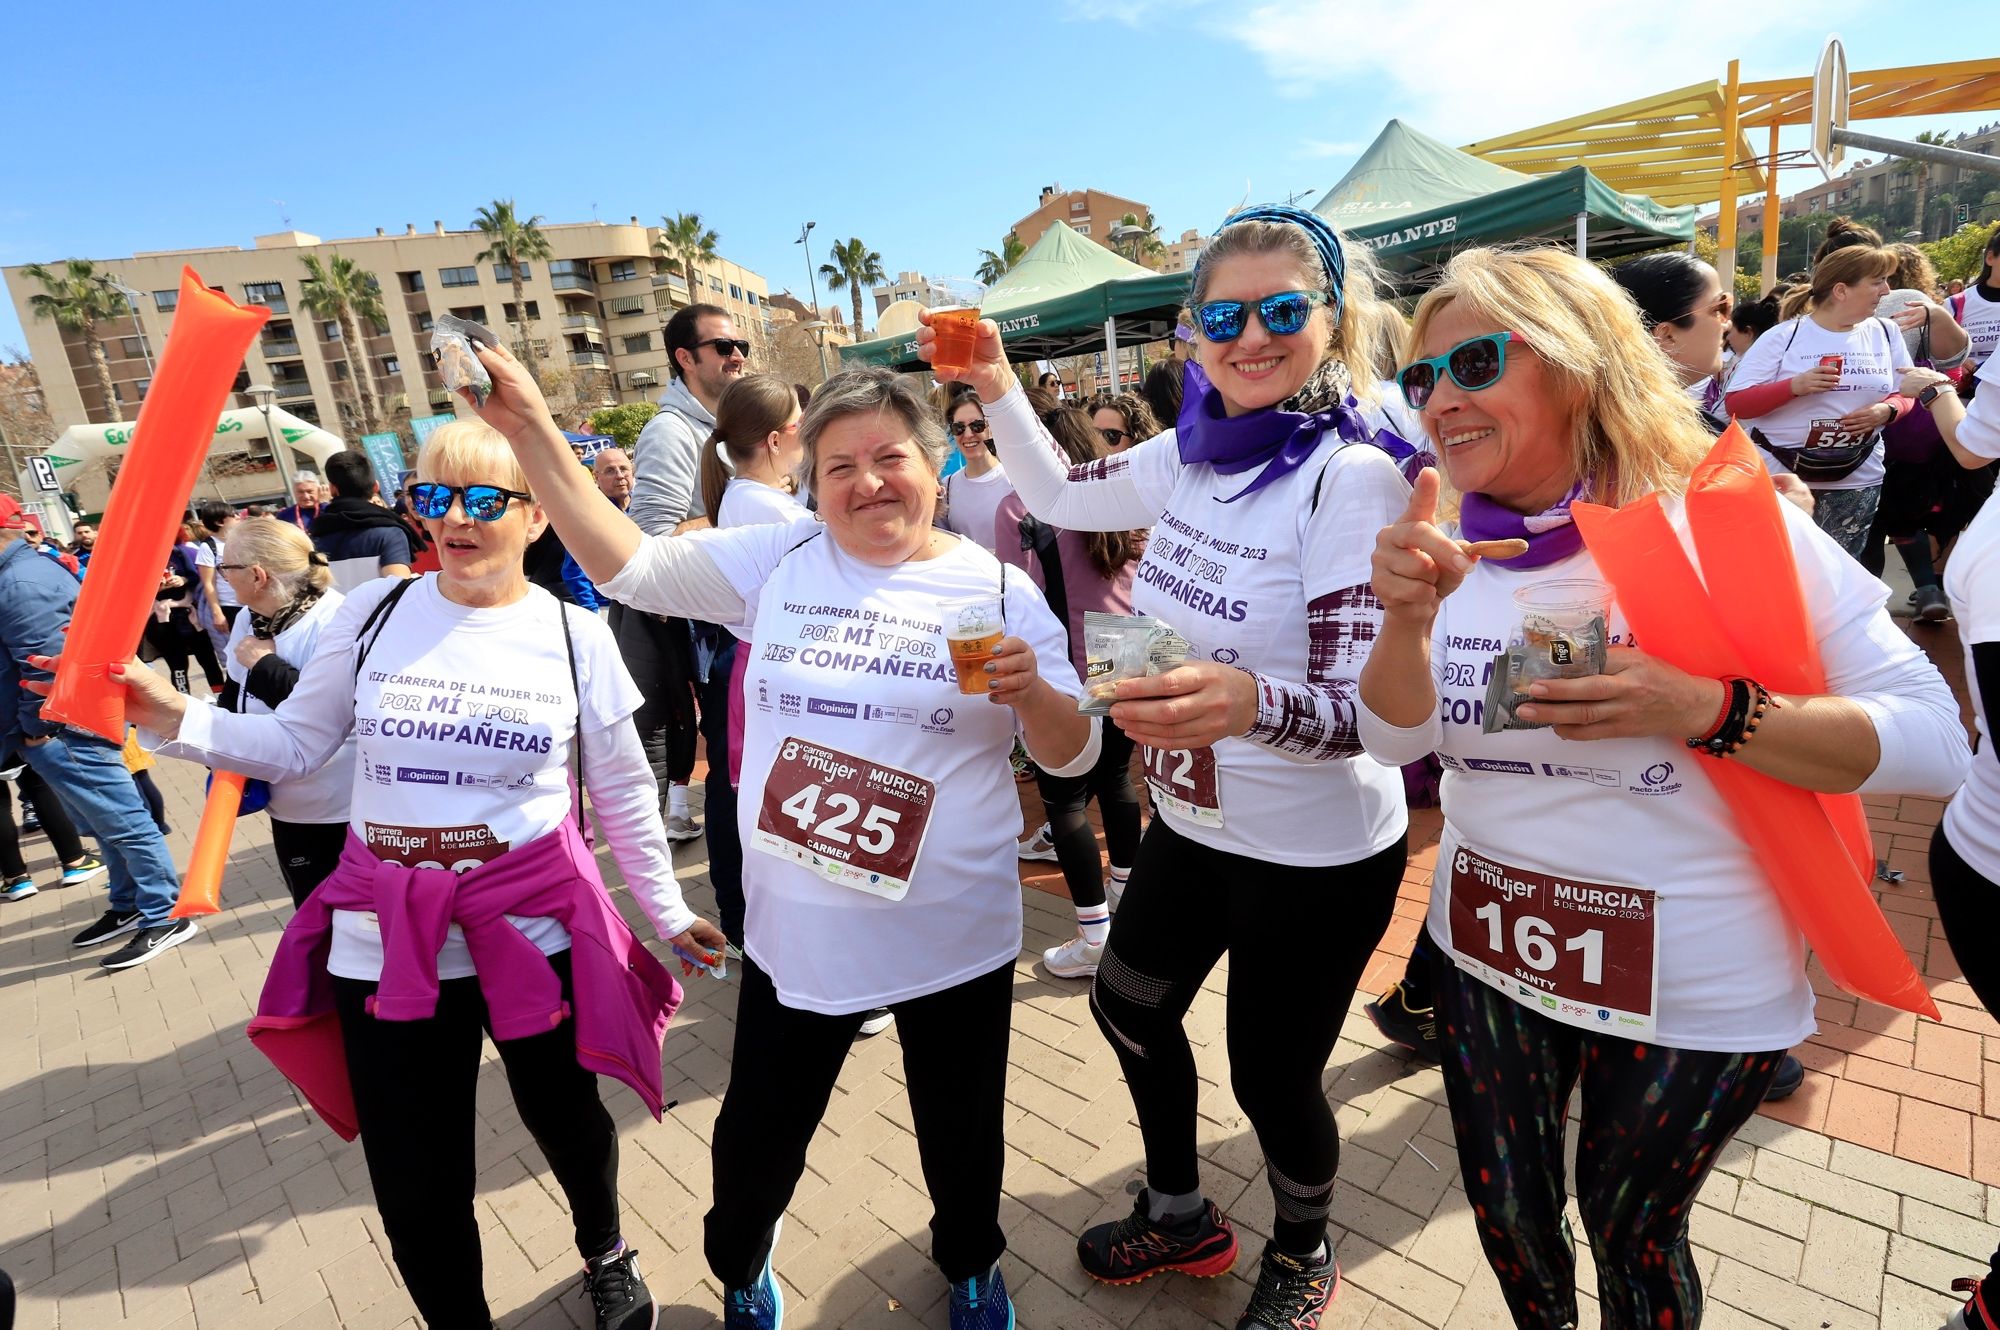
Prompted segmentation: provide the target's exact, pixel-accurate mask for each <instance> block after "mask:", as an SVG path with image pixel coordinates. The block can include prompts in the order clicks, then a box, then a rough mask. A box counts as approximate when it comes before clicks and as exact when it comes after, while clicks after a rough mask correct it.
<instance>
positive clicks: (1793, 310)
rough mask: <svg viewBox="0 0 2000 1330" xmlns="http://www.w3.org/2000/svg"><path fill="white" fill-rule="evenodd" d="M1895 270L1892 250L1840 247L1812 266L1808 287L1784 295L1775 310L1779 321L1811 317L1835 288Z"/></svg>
mask: <svg viewBox="0 0 2000 1330" xmlns="http://www.w3.org/2000/svg"><path fill="white" fill-rule="evenodd" d="M1898 266H1900V265H1899V261H1898V260H1897V258H1896V255H1895V253H1894V252H1893V251H1891V250H1886V249H1879V248H1877V247H1876V246H1874V245H1846V246H1843V247H1842V248H1840V249H1836V250H1834V251H1833V252H1832V253H1831V254H1828V255H1827V256H1826V257H1825V258H1823V259H1821V260H1820V261H1819V262H1817V263H1815V264H1813V270H1812V281H1811V283H1809V284H1808V285H1805V286H1799V287H1794V288H1793V289H1792V290H1791V291H1789V292H1787V293H1786V294H1785V301H1784V303H1783V304H1782V305H1780V306H1778V317H1780V318H1783V319H1796V318H1798V317H1799V316H1800V315H1802V314H1810V313H1812V312H1813V311H1814V310H1815V309H1817V308H1819V306H1820V305H1821V304H1823V303H1825V302H1826V301H1827V300H1829V299H1831V298H1832V296H1833V288H1834V287H1836V286H1840V285H1842V284H1843V283H1844V284H1846V285H1848V286H1858V285H1859V284H1860V283H1862V282H1863V281H1866V280H1867V279H1868V278H1871V277H1887V276H1888V275H1889V274H1890V273H1893V272H1895V271H1896V269H1897V267H1898Z"/></svg>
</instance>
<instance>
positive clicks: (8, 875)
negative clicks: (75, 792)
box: [0, 754, 83, 882]
mask: <svg viewBox="0 0 2000 1330" xmlns="http://www.w3.org/2000/svg"><path fill="white" fill-rule="evenodd" d="M8 756H9V760H11V761H13V762H17V763H20V762H21V759H20V758H19V757H18V756H16V755H14V754H9V755H8ZM14 783H15V784H16V785H17V786H19V787H20V791H21V797H22V798H23V799H25V800H27V801H28V802H29V803H32V804H34V806H35V816H37V817H39V818H40V819H41V822H42V831H43V833H44V834H46V835H47V836H48V838H49V847H50V848H51V849H53V850H54V851H55V852H56V862H57V863H58V864H73V863H75V862H76V861H77V860H79V859H81V858H83V841H82V840H81V839H79V838H78V836H77V834H76V824H75V823H74V822H72V821H70V820H69V812H68V810H66V809H65V808H64V807H63V805H62V800H60V799H58V798H56V797H55V795H53V794H51V793H50V792H49V787H48V785H47V783H45V782H44V781H43V780H42V778H41V777H40V776H39V775H37V774H36V772H35V769H34V768H33V767H31V766H28V765H27V764H26V763H21V774H20V775H19V776H16V777H15V778H14ZM26 876H28V865H27V862H26V861H25V860H24V859H22V858H21V832H20V829H19V828H18V827H16V826H15V825H14V797H13V796H12V795H10V794H8V793H7V791H6V788H5V787H4V786H0V877H4V879H5V881H7V882H12V881H13V880H14V879H15V878H20V877H26Z"/></svg>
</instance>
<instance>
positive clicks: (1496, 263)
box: [1406, 247, 1714, 507]
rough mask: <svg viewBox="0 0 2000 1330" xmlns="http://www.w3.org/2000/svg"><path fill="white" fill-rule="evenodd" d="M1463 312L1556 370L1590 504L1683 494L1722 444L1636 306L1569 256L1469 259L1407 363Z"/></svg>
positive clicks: (1537, 253)
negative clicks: (1449, 316) (1443, 320)
mask: <svg viewBox="0 0 2000 1330" xmlns="http://www.w3.org/2000/svg"><path fill="white" fill-rule="evenodd" d="M1458 303H1463V304H1464V305H1465V307H1466V308H1467V309H1468V310H1469V311H1470V312H1471V313H1472V314H1473V315H1474V316H1475V318H1476V319H1477V320H1478V321H1479V322H1480V323H1482V324H1490V325H1491V326H1492V327H1493V328H1494V330H1496V331H1500V330H1505V331H1508V332H1512V333H1515V334H1516V335H1517V336H1518V337H1519V338H1521V339H1522V340H1524V341H1525V342H1526V343H1527V345H1526V346H1525V347H1522V346H1518V344H1517V346H1516V347H1515V348H1513V349H1512V350H1513V354H1516V355H1519V354H1523V353H1527V354H1532V355H1534V356H1536V357H1538V358H1539V359H1540V360H1541V361H1542V363H1543V364H1545V365H1547V366H1548V370H1549V378H1550V380H1551V381H1552V382H1553V383H1554V385H1555V389H1556V391H1557V392H1558V393H1559V394H1561V396H1562V398H1563V403H1562V405H1563V407H1564V409H1565V411H1566V412H1567V414H1568V417H1569V422H1570V437H1569V441H1568V442H1569V458H1570V468H1571V470H1572V472H1573V473H1574V474H1575V475H1576V476H1577V477H1579V478H1580V479H1583V480H1585V481H1587V482H1588V484H1589V489H1590V497H1591V498H1592V499H1593V500H1595V501H1596V502H1598V503H1608V504H1611V505H1613V506H1614V507H1615V506H1618V505H1622V504H1626V503H1630V502H1631V501H1632V500H1634V499H1636V498H1638V497H1639V496H1640V495H1642V494H1647V493H1650V492H1658V493H1662V494H1679V493H1681V492H1683V491H1684V490H1685V489H1686V488H1687V481H1688V476H1689V475H1690V474H1691V473H1692V472H1693V470H1694V467H1695V464H1696V463H1698V462H1699V461H1701V459H1702V458H1703V457H1705V456H1706V455H1707V454H1708V451H1709V448H1710V447H1711V446H1712V445H1713V443H1714V439H1713V438H1712V437H1711V436H1710V434H1709V432H1708V430H1707V428H1706V427H1705V426H1703V424H1702V423H1701V410H1700V407H1699V406H1698V405H1697V404H1696V402H1695V401H1694V399H1693V398H1691V397H1689V396H1688V395H1687V394H1686V393H1685V392H1683V391H1682V390H1681V386H1680V379H1679V377H1678V376H1677V374H1676V373H1675V371H1674V367H1673V365H1672V364H1671V363H1669V362H1668V360H1667V357H1666V355H1665V353H1664V352H1662V351H1661V350H1660V347H1659V344H1658V343H1657V342H1655V341H1654V340H1653V337H1652V335H1651V334H1649V333H1648V332H1647V331H1646V329H1645V328H1644V327H1643V326H1642V325H1641V324H1640V322H1639V315H1638V312H1637V310H1636V309H1634V307H1633V305H1632V302H1631V300H1630V299H1629V298H1628V297H1627V296H1626V294H1625V292H1624V291H1623V290H1622V289H1621V288H1620V287H1619V286H1618V284H1617V283H1616V282H1614V281H1612V280H1611V278H1610V277H1609V276H1608V275H1606V273H1605V272H1604V270H1603V269H1601V268H1599V267H1598V266H1597V265H1596V264H1594V263H1587V262H1585V261H1584V260H1582V259H1579V258H1577V257H1576V256H1575V255H1574V254H1571V253H1570V252H1568V251H1567V250H1561V249H1554V248H1548V247H1540V248H1530V249H1468V250H1464V251H1461V252H1460V253H1459V254H1458V255H1457V256H1456V257H1454V258H1453V259H1452V260H1451V262H1450V264H1448V265H1447V266H1446V268H1445V270H1444V278H1443V280H1442V281H1440V282H1439V283H1438V284H1437V285H1436V286H1434V287H1432V288H1431V289H1430V291H1429V292H1428V293H1426V294H1425V296H1424V298H1423V300H1422V301H1420V302H1419V303H1418V305H1417V313H1416V318H1415V319H1414V320H1413V321H1412V322H1411V325H1410V337H1409V342H1408V344H1407V345H1408V348H1409V349H1408V351H1407V352H1406V359H1408V360H1415V359H1416V358H1417V356H1418V354H1419V350H1418V348H1420V347H1422V346H1423V344H1424V336H1425V334H1426V333H1427V332H1428V331H1429V329H1430V325H1431V321H1432V320H1434V319H1435V318H1437V316H1438V315H1439V314H1440V313H1442V312H1443V311H1444V310H1445V309H1446V308H1447V307H1448V306H1451V305H1453V304H1458Z"/></svg>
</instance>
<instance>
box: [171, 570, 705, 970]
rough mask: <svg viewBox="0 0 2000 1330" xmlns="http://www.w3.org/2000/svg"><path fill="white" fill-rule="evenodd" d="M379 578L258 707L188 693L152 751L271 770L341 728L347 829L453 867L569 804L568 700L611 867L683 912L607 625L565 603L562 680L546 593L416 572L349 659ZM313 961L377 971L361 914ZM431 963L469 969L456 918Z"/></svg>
mask: <svg viewBox="0 0 2000 1330" xmlns="http://www.w3.org/2000/svg"><path fill="white" fill-rule="evenodd" d="M396 585H398V583H397V582H395V581H393V580H389V579H377V580H376V581H373V582H370V583H368V584H367V585H366V586H364V587H362V588H361V589H360V590H357V591H355V592H352V593H351V594H349V596H348V598H347V603H346V604H345V605H343V606H342V607H341V609H340V611H339V613H337V614H336V615H335V616H334V617H333V620H332V622H331V623H329V624H328V626H327V628H326V629H325V630H324V632H323V634H322V637H321V642H320V648H319V651H318V654H316V655H315V656H314V658H313V660H312V661H311V663H309V664H308V665H307V666H306V668H305V670H304V671H303V672H302V673H301V674H300V677H299V682H298V686H297V687H295V688H294V689H293V690H292V695H291V697H289V698H287V699H286V701H285V704H284V706H282V707H281V708H279V710H278V712H277V714H276V715H275V716H238V715H234V714H231V713H227V712H220V711H218V710H217V709H216V708H214V707H197V708H189V710H188V711H187V712H186V714H185V715H184V716H183V717H182V721H181V733H180V741H181V743H180V745H179V750H178V751H176V750H173V749H170V750H167V751H170V752H172V754H173V755H175V756H195V757H197V758H199V757H200V756H202V755H209V756H213V757H216V758H218V759H221V760H223V761H224V763H225V764H226V765H228V766H230V767H231V768H232V769H234V770H238V771H242V772H244V773H245V774H246V775H250V776H256V777H259V778H261V779H265V780H272V781H278V780H285V779H291V778H295V777H296V776H298V775H301V774H303V773H304V772H306V771H310V770H312V769H314V768H315V767H316V766H317V765H319V764H321V763H323V762H325V761H326V760H328V759H330V758H331V757H332V755H333V753H334V752H335V751H337V749H338V748H339V746H340V744H341V743H342V742H343V740H345V738H346V737H347V735H348V734H350V733H351V734H352V735H353V738H354V744H355V779H354V784H353V797H352V800H351V803H350V806H349V813H348V827H349V830H350V831H352V832H353V833H354V835H355V836H357V837H359V838H361V839H362V840H363V841H365V842H367V844H368V845H369V846H370V848H372V849H373V850H374V852H375V853H376V854H377V855H378V856H379V857H381V858H383V859H386V860H390V861H392V862H397V863H403V864H410V865H422V866H428V867H447V868H452V869H455V870H458V871H464V870H466V869H469V868H472V867H474V866H476V865H478V864H481V863H484V862H486V861H487V860H490V859H493V858H495V857H497V856H498V855H500V854H502V853H504V852H505V851H507V850H508V849H510V848H512V847H514V846H517V845H524V844H526V843H527V842H529V841H531V840H534V839H535V838H536V837H538V836H541V835H544V834H546V833H548V832H550V831H553V830H554V829H555V828H556V827H557V826H558V825H559V824H560V823H561V822H562V820H563V819H564V818H566V817H570V816H572V815H573V813H572V807H573V805H572V802H571V797H570V788H569V772H568V762H569V758H570V753H571V746H572V744H573V743H574V742H575V741H576V737H577V723H578V714H579V710H580V711H581V717H582V726H583V730H584V732H585V734H586V735H588V736H589V737H590V740H591V742H590V744H589V745H588V748H587V751H586V754H585V759H586V760H585V779H586V781H587V782H588V783H589V785H590V788H591V803H592V805H593V807H594V808H595V809H596V812H597V814H598V821H599V823H600V824H601V825H602V826H603V828H604V832H605V838H606V839H607V840H608V841H610V843H611V849H612V853H613V856H614V857H615V858H616V860H617V862H618V867H619V869H620V871H621V872H622V873H623V874H624V877H625V880H626V883H627V884H628V885H629V886H630V887H631V888H632V891H633V894H634V895H635V896H636V897H637V898H638V899H639V901H640V904H641V905H642V906H643V907H644V908H645V910H646V913H647V915H648V916H649V917H650V918H651V919H652V920H653V922H654V924H655V925H656V926H657V927H659V928H660V931H661V932H662V933H663V934H666V935H672V934H676V933H679V932H681V931H682V930H683V929H685V928H686V927H687V925H688V923H689V922H690V921H691V920H692V918H693V916H692V915H691V914H690V913H689V912H688V910H687V908H686V906H685V904H684V903H683V902H682V900H681V896H680V888H679V885H678V883H677V882H676V880H675V878H674V874H673V858H672V852H671V850H670V849H669V847H668V845H667V843H666V838H665V833H664V830H663V829H661V828H660V826H659V805H658V795H657V793H656V792H655V790H654V788H653V785H652V781H651V780H650V778H649V769H648V768H647V766H646V764H645V758H644V753H643V750H642V749H641V748H640V746H639V742H638V737H637V735H636V733H635V732H634V731H633V730H632V727H631V725H630V723H629V722H630V717H631V715H632V713H633V712H634V711H636V710H637V709H638V707H639V703H640V701H641V696H640V693H639V689H638V686H637V685H636V684H634V683H633V682H632V676H631V675H630V674H629V673H627V671H626V669H625V663H624V660H623V659H622V658H621V657H620V656H619V653H618V647H617V644H616V643H615V642H614V641H613V640H612V636H611V630H610V628H609V627H608V626H606V624H605V623H604V621H603V620H602V619H599V618H597V617H596V616H595V615H589V614H569V615H566V616H564V618H566V620H567V622H568V624H569V632H570V635H571V637H570V640H571V641H572V642H573V643H574V646H575V651H576V686H572V684H571V681H570V668H569V656H568V652H567V651H566V650H565V647H564V634H563V627H562V623H563V620H562V619H558V617H557V616H558V614H559V613H561V604H560V602H558V601H557V600H556V599H555V597H553V596H551V595H550V594H549V593H548V592H546V591H544V590H542V589H541V588H540V587H535V586H530V587H529V588H528V591H527V594H526V595H525V596H524V597H523V598H522V599H520V600H518V601H515V602H514V603H512V604H510V605H504V606H499V607H497V608H492V609H473V608H469V607H467V606H464V605H459V604H456V603H454V602H452V601H449V600H446V599H445V598H444V596H442V595H441V594H439V592H438V589H437V579H436V577H435V576H434V575H433V576H427V577H424V578H423V579H421V580H420V581H418V582H416V583H415V584H413V585H411V587H410V589H409V590H408V591H407V592H406V593H405V594H404V595H403V598H402V599H401V600H400V601H399V602H398V603H397V604H396V605H395V606H394V608H393V609H391V610H390V611H389V612H388V613H387V615H385V616H384V617H383V618H382V619H380V620H378V621H377V622H376V625H375V627H373V628H370V629H369V632H368V635H367V637H366V638H364V639H363V641H362V643H361V644H360V645H361V646H362V647H364V648H365V649H366V652H367V656H366V660H365V661H364V662H363V663H362V664H361V666H360V667H359V672H358V675H357V671H356V665H355V657H356V654H357V653H356V642H355V633H356V631H357V630H358V629H359V627H360V625H361V623H362V621H363V620H365V619H366V617H367V616H368V614H369V612H370V611H372V610H373V609H374V608H375V607H376V606H377V605H378V604H379V603H380V602H381V600H382V598H383V597H384V596H386V595H387V594H388V593H389V592H390V591H391V590H393V589H394V587H395V586H396ZM378 630H379V636H378ZM371 643H372V645H370V644H371ZM579 689H580V691H581V695H582V697H581V707H580V708H579V705H578V692H579ZM508 919H509V921H510V922H511V923H513V925H514V926H515V927H516V928H518V929H520V930H521V932H522V933H523V934H524V935H525V936H526V937H527V938H528V939H529V940H530V941H531V942H533V943H534V944H535V945H536V946H537V947H539V948H540V949H541V950H542V951H543V953H545V954H551V955H552V954H554V953H555V952H558V951H561V950H563V949H565V948H566V947H568V946H569V934H568V930H567V929H565V928H564V927H563V926H562V924H560V923H559V922H557V921H556V920H553V919H529V918H519V917H515V916H512V915H510V916H508ZM327 969H328V971H329V972H330V973H332V974H335V975H338V976H340V977H342V978H347V979H376V978H379V977H380V975H381V970H382V950H381V941H380V934H379V931H378V929H377V927H376V925H375V922H374V919H373V917H372V916H371V915H369V914H366V913H363V912H359V911H336V912H335V914H334V920H333V945H332V950H331V952H330V954H329V956H328V959H327ZM437 972H438V977H439V978H440V979H460V978H464V977H466V976H468V975H471V974H474V973H476V970H475V968H474V966H473V963H472V955H471V952H470V951H469V950H468V949H467V948H466V946H465V941H464V938H463V935H462V934H461V932H460V930H459V929H458V928H457V927H455V926H454V927H453V928H451V930H450V931H449V935H448V937H447V940H446V942H445V944H444V947H443V949H442V950H441V951H440V952H439V953H438V971H437Z"/></svg>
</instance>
